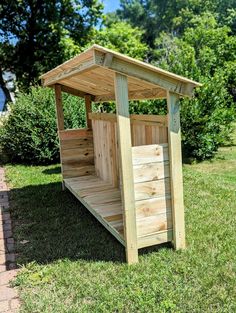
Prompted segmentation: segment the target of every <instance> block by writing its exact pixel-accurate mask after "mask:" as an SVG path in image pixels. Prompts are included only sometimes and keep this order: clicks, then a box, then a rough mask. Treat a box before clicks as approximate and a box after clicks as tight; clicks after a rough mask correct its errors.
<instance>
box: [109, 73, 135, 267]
mask: <svg viewBox="0 0 236 313" xmlns="http://www.w3.org/2000/svg"><path fill="white" fill-rule="evenodd" d="M114 83H115V95H116V112H117V113H116V115H117V133H118V147H119V150H118V151H119V152H118V153H119V160H120V187H121V197H122V205H123V222H124V234H125V242H126V259H127V262H128V264H132V263H137V262H138V246H137V229H136V209H135V199H134V178H133V165H132V144H131V130H130V117H129V101H128V82H127V77H126V76H124V75H121V74H119V73H115V81H114Z"/></svg>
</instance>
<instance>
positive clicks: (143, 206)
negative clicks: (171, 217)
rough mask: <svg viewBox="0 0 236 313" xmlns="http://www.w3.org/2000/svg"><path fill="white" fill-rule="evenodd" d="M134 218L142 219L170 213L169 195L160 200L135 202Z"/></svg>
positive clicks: (152, 199)
mask: <svg viewBox="0 0 236 313" xmlns="http://www.w3.org/2000/svg"><path fill="white" fill-rule="evenodd" d="M135 206H136V217H137V219H139V218H144V217H147V216H153V215H158V214H160V213H165V212H167V211H169V212H170V211H171V199H170V196H169V195H166V196H165V197H160V198H151V199H147V200H140V201H136V202H135Z"/></svg>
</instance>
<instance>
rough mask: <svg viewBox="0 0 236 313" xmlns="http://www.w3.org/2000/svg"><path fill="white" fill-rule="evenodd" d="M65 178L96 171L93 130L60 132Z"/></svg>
mask: <svg viewBox="0 0 236 313" xmlns="http://www.w3.org/2000/svg"><path fill="white" fill-rule="evenodd" d="M59 137H60V154H61V166H62V175H63V178H70V177H77V176H84V175H91V174H94V173H95V167H94V145H93V137H92V131H91V130H87V129H76V130H74V129H73V130H64V131H60V132H59Z"/></svg>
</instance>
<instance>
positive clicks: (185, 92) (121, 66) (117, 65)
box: [94, 50, 195, 97]
mask: <svg viewBox="0 0 236 313" xmlns="http://www.w3.org/2000/svg"><path fill="white" fill-rule="evenodd" d="M108 60H109V62H108ZM94 61H95V63H96V65H97V66H102V67H105V68H108V69H110V70H112V71H115V72H118V73H121V74H123V75H126V76H130V77H135V78H137V79H140V80H143V81H147V82H150V83H152V84H155V85H157V86H159V87H160V88H162V89H165V90H168V91H171V92H173V93H176V94H179V95H182V96H190V97H191V96H192V95H193V90H194V87H195V86H194V84H193V83H191V82H185V81H181V80H178V79H177V78H173V77H170V76H167V75H165V74H164V73H158V72H154V71H153V70H151V69H149V68H147V67H142V66H141V65H138V64H135V63H131V62H130V61H127V60H124V59H120V58H118V57H117V56H114V55H113V58H108V56H107V53H105V52H102V51H98V50H94Z"/></svg>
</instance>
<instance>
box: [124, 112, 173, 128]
mask: <svg viewBox="0 0 236 313" xmlns="http://www.w3.org/2000/svg"><path fill="white" fill-rule="evenodd" d="M130 118H131V120H137V121H147V122H156V123H159V124H163V125H166V126H167V124H168V120H167V116H166V115H153V114H131V115H130Z"/></svg>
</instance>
